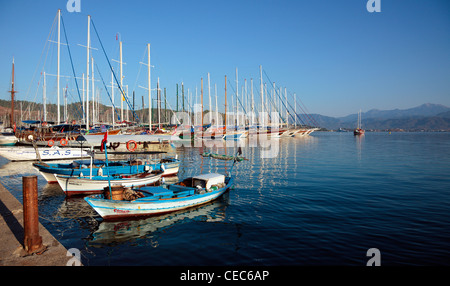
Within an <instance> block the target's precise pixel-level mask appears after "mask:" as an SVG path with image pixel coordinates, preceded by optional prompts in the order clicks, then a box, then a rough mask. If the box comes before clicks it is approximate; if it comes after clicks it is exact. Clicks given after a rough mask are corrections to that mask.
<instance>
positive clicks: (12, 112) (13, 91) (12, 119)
mask: <svg viewBox="0 0 450 286" xmlns="http://www.w3.org/2000/svg"><path fill="white" fill-rule="evenodd" d="M9 92H10V93H11V118H10V121H9V123H10V125H11V126H10V127H13V126H14V95H15V93H16V91H15V90H14V58H13V61H12V77H11V90H10V91H9Z"/></svg>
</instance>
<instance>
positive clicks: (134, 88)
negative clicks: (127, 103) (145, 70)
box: [133, 48, 151, 91]
mask: <svg viewBox="0 0 450 286" xmlns="http://www.w3.org/2000/svg"><path fill="white" fill-rule="evenodd" d="M145 54H147V48H145V51H144V54H143V55H142V59H141V62H140V65H139V70H138V74H137V76H136V81H135V82H134V86H133V91H134V90H136V85H137V82H138V80H139V76H140V74H141V69H142V62H143V61H144V57H145ZM150 68H151V67H150Z"/></svg>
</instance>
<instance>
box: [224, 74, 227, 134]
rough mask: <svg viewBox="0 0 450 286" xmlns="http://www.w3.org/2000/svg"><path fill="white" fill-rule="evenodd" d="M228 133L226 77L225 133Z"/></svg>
mask: <svg viewBox="0 0 450 286" xmlns="http://www.w3.org/2000/svg"><path fill="white" fill-rule="evenodd" d="M224 133H227V76H225V132H224Z"/></svg>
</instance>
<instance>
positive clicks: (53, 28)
mask: <svg viewBox="0 0 450 286" xmlns="http://www.w3.org/2000/svg"><path fill="white" fill-rule="evenodd" d="M57 18H58V15H56V16H55V18H54V20H53V24H52V26H51V28H50V31H49V33H48V36H47V40H46V41H45V44H44V48H43V49H42V52H41V55H40V57H39V61H38V65H37V66H36V70H35V71H34V74H33V78H32V79H31V82H30V85H29V87H28V90H27V92H26V94H25V98H26V99H27V98H28V94H29V92H30V89H31V85H32V83H33V82H34V79H35V77H36V73H37V71H38V68H39V66H40V63H41V60H42V56H43V54H44V51H45V50H47V53H46V54H45V59H44V66H45V63H46V62H47V56H48V52H49V49H50V48H49V47H48V48H46V47H47V45H48V43H49V41H50V37H51V36H52V35H53V33H54V30H55V25H56V19H57ZM41 78H42V71H41V76H40V78H39V81H40V80H41ZM39 81H38V82H39ZM38 90H39V83H38V87H37V88H36V93H35V95H34V100H33V101H31V102H30V103H29V104H28V107H27V108H26V109H25V113H26V112H28V114H29V116H30V117H31V109H32V108H33V109H34V108H35V105H36V97H37V93H38Z"/></svg>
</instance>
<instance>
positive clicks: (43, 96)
mask: <svg viewBox="0 0 450 286" xmlns="http://www.w3.org/2000/svg"><path fill="white" fill-rule="evenodd" d="M42 101H43V103H44V110H43V111H44V122H47V83H46V82H45V72H44V82H43V84H42Z"/></svg>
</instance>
